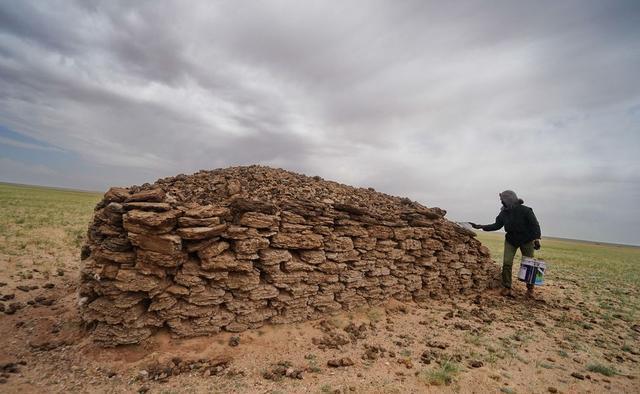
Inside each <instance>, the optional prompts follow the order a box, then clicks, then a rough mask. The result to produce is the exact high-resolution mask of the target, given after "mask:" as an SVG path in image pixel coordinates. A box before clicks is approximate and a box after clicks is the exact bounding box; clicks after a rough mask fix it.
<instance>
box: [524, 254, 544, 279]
mask: <svg viewBox="0 0 640 394" xmlns="http://www.w3.org/2000/svg"><path fill="white" fill-rule="evenodd" d="M546 269H547V265H546V263H545V262H544V261H542V260H536V259H534V258H532V257H526V256H523V257H522V261H521V262H520V271H519V272H518V279H519V280H521V281H523V282H524V283H526V284H529V285H536V286H540V285H542V284H543V283H544V271H545V270H546Z"/></svg>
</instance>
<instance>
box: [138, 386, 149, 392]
mask: <svg viewBox="0 0 640 394" xmlns="http://www.w3.org/2000/svg"><path fill="white" fill-rule="evenodd" d="M147 391H149V387H147V386H142V387H140V388H139V389H138V393H140V394H144V393H146V392H147Z"/></svg>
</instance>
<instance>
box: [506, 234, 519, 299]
mask: <svg viewBox="0 0 640 394" xmlns="http://www.w3.org/2000/svg"><path fill="white" fill-rule="evenodd" d="M517 250H518V249H517V248H516V247H515V246H513V245H511V244H510V243H509V242H507V241H506V240H505V241H504V255H503V258H502V287H504V288H505V289H508V290H511V271H512V269H513V258H514V257H515V255H516V251H517ZM507 293H509V291H505V294H507Z"/></svg>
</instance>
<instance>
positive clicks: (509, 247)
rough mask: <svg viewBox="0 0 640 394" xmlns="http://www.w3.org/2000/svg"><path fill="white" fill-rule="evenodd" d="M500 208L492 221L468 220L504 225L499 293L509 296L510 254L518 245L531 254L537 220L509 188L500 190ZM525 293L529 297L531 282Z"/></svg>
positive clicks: (490, 227)
mask: <svg viewBox="0 0 640 394" xmlns="http://www.w3.org/2000/svg"><path fill="white" fill-rule="evenodd" d="M500 202H502V208H501V209H500V213H499V214H498V216H497V217H496V222H495V223H493V224H487V225H484V226H483V225H479V224H475V223H470V224H471V226H472V227H473V228H476V229H482V230H484V231H496V230H499V229H501V228H502V227H504V229H505V231H506V232H507V234H506V236H505V241H504V258H503V262H502V286H503V289H502V295H505V296H512V293H511V271H512V267H513V258H514V257H515V255H516V252H517V251H518V249H520V252H522V255H523V256H527V257H533V250H534V249H540V237H541V234H540V224H538V219H537V218H536V215H535V214H534V213H533V209H531V208H529V207H527V206H526V205H523V204H524V201H522V200H521V199H519V198H518V196H517V195H516V193H515V192H514V191H512V190H505V191H503V192H502V193H500ZM527 295H528V296H529V297H533V285H530V284H527Z"/></svg>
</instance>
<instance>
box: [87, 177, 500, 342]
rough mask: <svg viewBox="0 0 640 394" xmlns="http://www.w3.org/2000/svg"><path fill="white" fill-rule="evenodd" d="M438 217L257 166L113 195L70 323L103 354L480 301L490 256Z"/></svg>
mask: <svg viewBox="0 0 640 394" xmlns="http://www.w3.org/2000/svg"><path fill="white" fill-rule="evenodd" d="M444 215H445V211H443V210H441V209H439V208H427V207H425V206H422V205H420V204H418V203H415V202H411V201H409V200H407V199H401V198H399V197H393V196H388V195H385V194H382V193H377V192H375V191H373V190H371V189H356V188H352V187H349V186H345V185H341V184H338V183H335V182H328V181H324V180H322V179H320V178H318V177H313V178H311V177H306V176H303V175H298V174H294V173H291V172H287V171H284V170H277V169H271V168H267V167H257V166H252V167H235V168H229V169H221V170H215V171H201V172H199V173H196V174H194V175H191V176H185V175H180V176H177V177H173V178H165V179H161V180H158V181H157V182H156V183H155V184H153V185H145V186H143V187H135V186H134V187H131V188H112V189H110V190H109V191H107V193H105V196H104V199H103V201H101V202H100V203H99V204H98V205H97V207H96V211H95V215H94V218H93V222H92V224H91V226H90V228H89V231H88V240H87V244H86V245H85V247H84V248H83V253H82V259H83V261H82V275H81V283H80V296H81V300H83V303H82V305H81V307H80V308H81V316H82V319H83V320H84V321H85V322H87V323H90V324H89V326H91V327H95V329H94V331H93V335H94V339H95V340H96V341H98V342H99V343H101V344H103V345H105V346H114V345H118V344H127V343H137V342H139V341H141V340H143V339H145V338H147V337H148V336H149V335H151V334H152V333H153V332H154V330H155V329H157V328H158V327H162V326H165V327H168V329H169V330H170V331H171V333H172V334H173V335H175V336H178V337H185V336H195V335H210V334H213V333H217V332H220V331H221V330H226V331H230V332H239V331H243V330H247V329H252V328H257V327H260V326H262V325H264V324H267V323H273V324H281V323H288V322H297V321H303V320H308V319H314V318H318V317H321V316H322V315H324V314H328V313H333V312H336V311H340V310H343V309H351V308H355V307H358V306H362V305H365V304H378V303H380V302H383V301H384V300H386V299H390V298H396V299H400V300H414V301H417V302H424V301H425V300H428V299H429V298H432V297H441V296H443V295H455V294H460V293H468V292H472V291H481V290H483V289H484V288H486V287H487V286H488V284H489V283H490V282H491V280H492V279H493V277H494V276H495V271H496V267H495V265H494V264H493V263H492V261H491V259H490V257H489V251H488V250H487V249H486V248H485V247H483V246H482V245H481V244H480V242H479V241H478V240H476V239H475V238H474V236H475V234H474V233H473V232H471V231H468V230H466V229H464V228H462V227H459V226H458V225H456V224H455V223H453V222H450V221H448V220H446V219H445V218H444Z"/></svg>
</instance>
